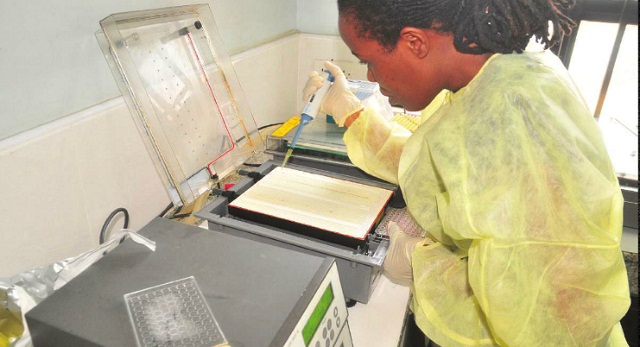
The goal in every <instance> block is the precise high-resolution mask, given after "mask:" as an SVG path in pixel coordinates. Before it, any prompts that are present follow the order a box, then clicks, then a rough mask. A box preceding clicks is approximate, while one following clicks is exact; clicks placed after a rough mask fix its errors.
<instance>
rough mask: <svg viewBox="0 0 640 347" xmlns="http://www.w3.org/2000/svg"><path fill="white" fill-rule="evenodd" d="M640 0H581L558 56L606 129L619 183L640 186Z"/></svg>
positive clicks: (604, 131)
mask: <svg viewBox="0 0 640 347" xmlns="http://www.w3.org/2000/svg"><path fill="white" fill-rule="evenodd" d="M637 12H638V1H637V0H624V1H612V0H583V1H578V5H577V7H576V8H575V9H574V10H573V13H571V14H570V16H571V17H572V18H573V19H574V20H576V21H577V22H578V23H579V25H578V27H577V28H576V29H574V31H573V33H572V34H571V35H570V36H568V37H565V38H564V39H563V42H562V45H560V47H559V51H558V55H559V56H560V58H561V59H562V60H563V62H564V63H565V65H567V67H568V69H569V73H570V74H571V75H572V77H573V79H574V81H575V82H576V84H577V85H578V88H579V89H580V91H581V93H582V95H583V97H584V98H585V101H586V102H587V105H588V106H589V108H590V110H591V111H592V112H593V115H594V117H595V118H596V119H597V121H598V125H599V127H600V129H601V131H602V134H603V137H604V140H605V143H606V146H607V150H608V152H609V156H610V157H611V161H612V163H613V166H614V169H615V171H616V173H617V174H618V177H620V178H621V182H626V183H629V182H631V183H632V185H633V186H635V187H636V188H637V185H638V182H637V180H638V101H637V100H638V99H637V98H638V45H637V42H638V41H637V40H638V17H637Z"/></svg>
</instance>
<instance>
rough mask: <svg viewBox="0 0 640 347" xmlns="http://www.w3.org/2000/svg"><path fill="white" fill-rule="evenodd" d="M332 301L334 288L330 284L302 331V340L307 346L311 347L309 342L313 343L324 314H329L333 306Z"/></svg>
mask: <svg viewBox="0 0 640 347" xmlns="http://www.w3.org/2000/svg"><path fill="white" fill-rule="evenodd" d="M332 301H333V288H332V287H331V284H329V286H328V287H327V289H325V291H324V293H323V294H322V297H321V298H320V301H318V304H317V305H316V308H315V309H313V313H312V314H311V317H309V320H308V321H307V324H305V326H304V328H303V329H302V338H303V339H304V345H305V346H309V342H310V341H311V338H312V337H313V334H315V332H316V330H318V326H319V325H320V322H321V321H322V318H323V317H324V314H325V313H327V310H328V309H329V305H331V302H332Z"/></svg>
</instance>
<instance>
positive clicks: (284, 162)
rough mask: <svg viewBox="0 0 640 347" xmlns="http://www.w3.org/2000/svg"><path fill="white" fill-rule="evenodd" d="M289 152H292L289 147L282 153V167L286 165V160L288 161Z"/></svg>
mask: <svg viewBox="0 0 640 347" xmlns="http://www.w3.org/2000/svg"><path fill="white" fill-rule="evenodd" d="M291 153H293V148H289V149H288V150H287V153H286V154H285V155H284V160H283V161H282V167H284V166H285V165H287V162H288V161H289V157H290V156H291Z"/></svg>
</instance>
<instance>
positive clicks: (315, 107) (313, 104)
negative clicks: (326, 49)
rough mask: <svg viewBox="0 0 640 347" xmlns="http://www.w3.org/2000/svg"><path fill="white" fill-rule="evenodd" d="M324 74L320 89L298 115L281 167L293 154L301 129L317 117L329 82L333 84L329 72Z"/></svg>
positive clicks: (329, 85)
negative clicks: (295, 127) (294, 130)
mask: <svg viewBox="0 0 640 347" xmlns="http://www.w3.org/2000/svg"><path fill="white" fill-rule="evenodd" d="M324 73H326V76H325V78H324V81H323V82H322V87H320V89H318V91H316V92H315V94H313V95H311V96H310V97H309V101H307V104H306V105H305V106H304V108H303V109H302V113H301V114H300V124H298V129H296V133H295V134H294V135H293V140H292V141H291V145H290V146H289V149H288V150H287V153H286V154H285V156H284V160H283V161H282V167H284V166H285V165H287V161H289V157H290V156H291V153H293V149H294V148H295V147H296V143H297V142H298V137H300V134H301V133H302V128H303V127H304V126H305V125H307V124H309V122H311V121H312V120H313V119H314V118H315V117H316V115H318V112H319V111H320V105H321V104H322V99H324V95H325V94H326V93H327V90H329V87H331V82H333V80H334V77H333V75H331V73H330V72H329V71H324Z"/></svg>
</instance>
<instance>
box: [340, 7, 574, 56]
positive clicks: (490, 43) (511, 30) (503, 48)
mask: <svg viewBox="0 0 640 347" xmlns="http://www.w3.org/2000/svg"><path fill="white" fill-rule="evenodd" d="M574 4H575V0H338V9H339V11H340V13H341V14H346V15H350V16H353V18H354V19H355V20H356V23H355V25H356V30H357V31H358V34H359V35H360V36H361V37H366V38H371V39H374V40H376V41H378V42H379V43H380V44H381V45H382V46H383V47H385V49H387V50H389V51H392V50H393V49H394V47H395V45H396V43H397V42H398V40H399V39H400V30H401V29H402V28H403V27H407V26H411V27H416V28H422V29H426V28H430V29H434V30H436V31H438V32H450V33H452V34H453V38H454V40H453V42H454V45H455V48H456V49H457V50H458V51H460V52H462V53H470V54H484V53H513V52H514V51H515V52H517V53H522V51H524V49H525V48H526V47H527V44H528V43H529V41H530V39H531V37H532V36H535V37H536V41H538V42H540V43H542V44H544V47H545V49H547V48H549V47H552V46H554V45H555V44H556V43H558V41H559V40H560V39H561V38H562V35H563V34H568V33H570V32H571V28H572V27H573V26H575V22H573V21H572V20H571V19H570V18H569V17H567V16H566V15H565V14H563V12H566V11H567V10H569V9H570V8H571V7H573V6H574ZM550 27H551V28H552V29H553V34H552V35H551V37H549V28H550Z"/></svg>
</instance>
